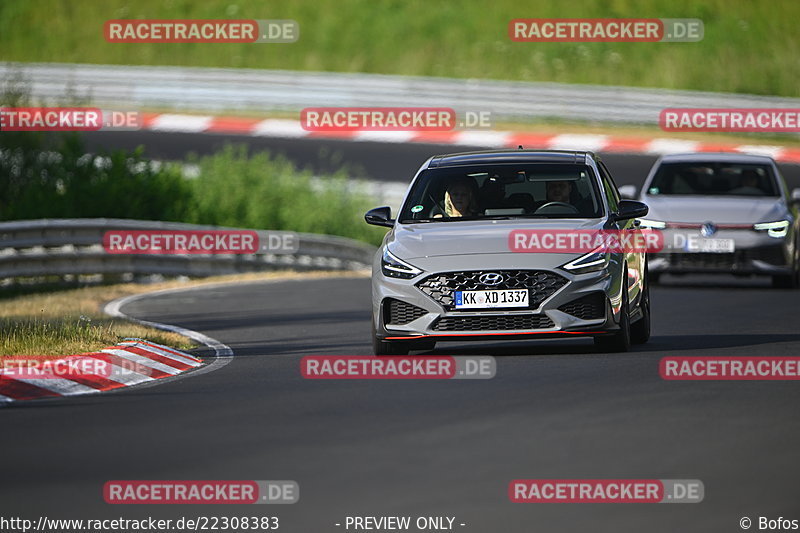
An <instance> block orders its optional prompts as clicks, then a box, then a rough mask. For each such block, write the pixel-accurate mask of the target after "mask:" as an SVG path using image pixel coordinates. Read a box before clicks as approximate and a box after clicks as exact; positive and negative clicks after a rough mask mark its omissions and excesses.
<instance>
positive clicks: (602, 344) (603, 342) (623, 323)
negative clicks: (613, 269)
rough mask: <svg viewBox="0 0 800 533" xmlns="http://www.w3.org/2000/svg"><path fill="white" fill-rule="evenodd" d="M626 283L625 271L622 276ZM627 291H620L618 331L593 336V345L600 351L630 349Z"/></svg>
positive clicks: (624, 350) (625, 350)
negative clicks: (620, 308)
mask: <svg viewBox="0 0 800 533" xmlns="http://www.w3.org/2000/svg"><path fill="white" fill-rule="evenodd" d="M622 279H623V280H624V281H623V283H627V279H628V275H627V273H626V274H625V275H624V276H623V278H622ZM628 305H629V302H628V291H627V289H624V290H623V291H622V310H621V311H620V315H621V316H620V320H619V331H617V332H616V333H614V334H613V335H603V336H599V337H595V338H594V345H595V347H596V348H597V350H598V351H600V352H627V351H628V350H630V349H631V318H630V313H629V312H628Z"/></svg>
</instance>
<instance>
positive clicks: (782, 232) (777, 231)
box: [753, 220, 789, 239]
mask: <svg viewBox="0 0 800 533" xmlns="http://www.w3.org/2000/svg"><path fill="white" fill-rule="evenodd" d="M753 229H754V230H756V231H766V232H767V235H769V236H770V237H775V238H776V239H780V238H781V237H786V233H787V232H788V231H789V221H788V220H779V221H777V222H762V223H760V224H753Z"/></svg>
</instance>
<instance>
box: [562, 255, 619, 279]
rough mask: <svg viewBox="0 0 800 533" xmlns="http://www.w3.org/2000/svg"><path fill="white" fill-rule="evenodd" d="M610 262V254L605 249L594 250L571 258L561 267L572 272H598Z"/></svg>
mask: <svg viewBox="0 0 800 533" xmlns="http://www.w3.org/2000/svg"><path fill="white" fill-rule="evenodd" d="M610 262H611V254H610V253H609V252H607V251H605V250H595V251H593V252H589V253H588V254H586V255H582V256H580V257H579V258H577V259H573V260H572V261H570V262H569V263H567V264H566V265H562V266H561V268H563V269H564V270H566V271H567V272H572V273H573V274H587V273H589V272H599V271H600V270H603V269H605V268H606V267H608V264H609V263H610Z"/></svg>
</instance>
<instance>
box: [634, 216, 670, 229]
mask: <svg viewBox="0 0 800 533" xmlns="http://www.w3.org/2000/svg"><path fill="white" fill-rule="evenodd" d="M638 220H639V227H640V228H651V229H664V228H666V227H667V223H666V222H661V221H660V220H648V219H646V218H640V219H638Z"/></svg>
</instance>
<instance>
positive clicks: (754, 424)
mask: <svg viewBox="0 0 800 533" xmlns="http://www.w3.org/2000/svg"><path fill="white" fill-rule="evenodd" d="M728 281H729V280H727V279H725V278H723V279H722V280H719V281H718V282H711V283H709V281H708V280H706V279H703V278H685V279H677V282H680V283H681V284H677V283H676V278H673V279H668V280H667V283H666V285H664V286H660V287H657V288H655V289H654V291H653V319H654V336H653V338H652V340H651V342H650V343H649V344H647V345H645V346H644V347H642V348H639V349H638V350H637V351H635V352H631V353H628V354H622V355H599V354H594V353H593V352H592V346H591V342H590V341H588V340H580V339H571V340H567V341H538V342H534V341H531V342H528V341H526V342H522V343H498V344H480V345H469V344H456V343H450V344H442V345H441V346H440V347H439V348H437V350H436V351H435V353H438V354H456V355H457V354H492V355H495V356H496V358H497V363H498V368H497V376H496V377H495V378H494V379H492V380H476V381H472V380H464V381H433V382H431V381H429V382H423V381H390V382H385V381H384V382H381V381H311V380H304V379H303V378H302V377H301V375H300V371H299V362H300V358H301V357H302V356H303V355H309V354H368V353H369V337H368V320H369V311H368V309H369V302H370V295H369V281H368V280H367V279H364V278H360V279H334V280H315V281H292V282H285V283H256V284H249V285H240V286H229V287H218V288H212V289H205V290H196V291H191V292H184V293H179V294H173V295H162V296H154V297H151V298H147V299H144V300H140V301H136V302H132V303H131V304H129V305H128V306H127V307H125V308H124V311H125V312H126V313H129V314H132V315H134V316H137V317H141V318H147V319H148V320H156V321H161V322H168V323H171V324H179V325H181V326H184V327H188V328H191V329H195V330H199V331H202V332H204V333H206V334H208V335H211V336H212V337H215V338H217V339H219V340H221V341H223V342H225V343H227V344H229V345H230V346H231V347H232V348H233V350H234V351H235V354H236V357H235V359H234V360H233V362H231V363H230V364H229V365H227V366H225V367H223V368H222V369H220V370H218V371H216V372H212V373H208V374H204V375H199V376H197V377H188V378H186V379H183V380H179V381H176V382H173V383H169V384H165V385H161V386H157V387H152V388H146V389H139V390H130V391H124V392H120V393H114V394H110V395H107V396H105V397H84V398H76V399H70V400H65V401H58V402H55V403H41V404H31V405H28V406H23V407H13V408H9V409H4V410H2V411H0V426H1V427H2V428H3V432H2V434H3V438H2V457H3V459H2V461H3V468H2V481H1V482H0V511H2V512H1V513H0V515H4V516H8V515H17V516H38V515H39V514H45V515H47V516H49V517H62V518H65V517H75V518H90V517H91V518H97V517H117V516H123V517H126V518H141V517H145V516H148V515H151V516H178V515H189V516H197V515H216V516H221V515H228V516H230V515H236V516H242V515H246V514H252V513H253V512H255V513H257V514H259V515H261V514H267V513H275V514H277V515H278V516H279V517H280V519H281V523H282V528H281V530H283V531H287V532H292V531H299V532H323V531H342V530H343V528H337V527H336V526H334V524H335V523H341V522H342V520H344V517H345V516H346V515H370V516H372V515H404V516H405V515H410V516H420V515H425V516H428V515H431V516H455V517H456V523H465V524H466V526H465V527H458V528H457V529H458V530H463V531H477V532H494V531H503V532H517V531H520V532H522V531H552V532H561V531H564V532H566V531H614V532H619V531H631V532H641V531H653V532H660V531H664V532H675V531H683V532H692V531H698V532H716V531H719V532H724V531H737V530H738V527H739V526H738V520H739V518H740V517H741V516H744V515H749V516H752V517H756V516H759V515H764V516H770V517H774V518H777V517H778V516H784V517H792V516H793V515H795V517H797V518H800V516H796V515H798V514H800V506H798V489H797V478H798V474H800V468H799V467H798V465H797V458H798V452H797V450H798V445H800V423H799V422H798V419H797V417H796V413H797V407H796V406H797V403H798V401H800V388H798V386H797V384H796V383H791V382H786V383H781V382H729V383H723V382H718V383H713V382H694V383H693V382H666V381H662V380H661V379H660V378H659V375H658V361H659V359H660V358H661V357H662V356H665V355H681V356H688V355H770V356H775V355H786V356H788V355H797V354H798V352H800V332H798V331H797V327H796V310H797V301H798V296H797V293H792V292H790V291H778V290H773V289H770V288H768V287H767V286H766V284H765V283H761V282H760V281H759V280H753V281H748V280H739V281H734V280H730V282H728ZM516 478H584V479H586V478H588V479H591V478H656V479H686V478H692V479H700V480H702V481H703V482H704V484H705V489H706V497H705V501H704V502H703V503H700V504H684V505H664V504H629V505H603V504H593V505H586V504H572V505H570V504H548V505H536V504H512V503H510V502H509V501H508V498H507V495H506V490H507V486H508V483H509V481H510V480H512V479H516ZM113 479H292V480H296V481H298V482H299V484H300V488H301V499H300V502H299V503H297V504H295V505H293V506H257V507H255V508H253V507H248V508H244V509H243V508H242V507H234V506H214V507H205V508H201V507H193V506H178V507H174V506H171V507H167V506H149V507H145V506H110V505H106V504H104V503H103V502H102V497H101V488H102V485H103V483H104V482H105V481H107V480H113ZM253 509H254V510H253Z"/></svg>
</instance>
